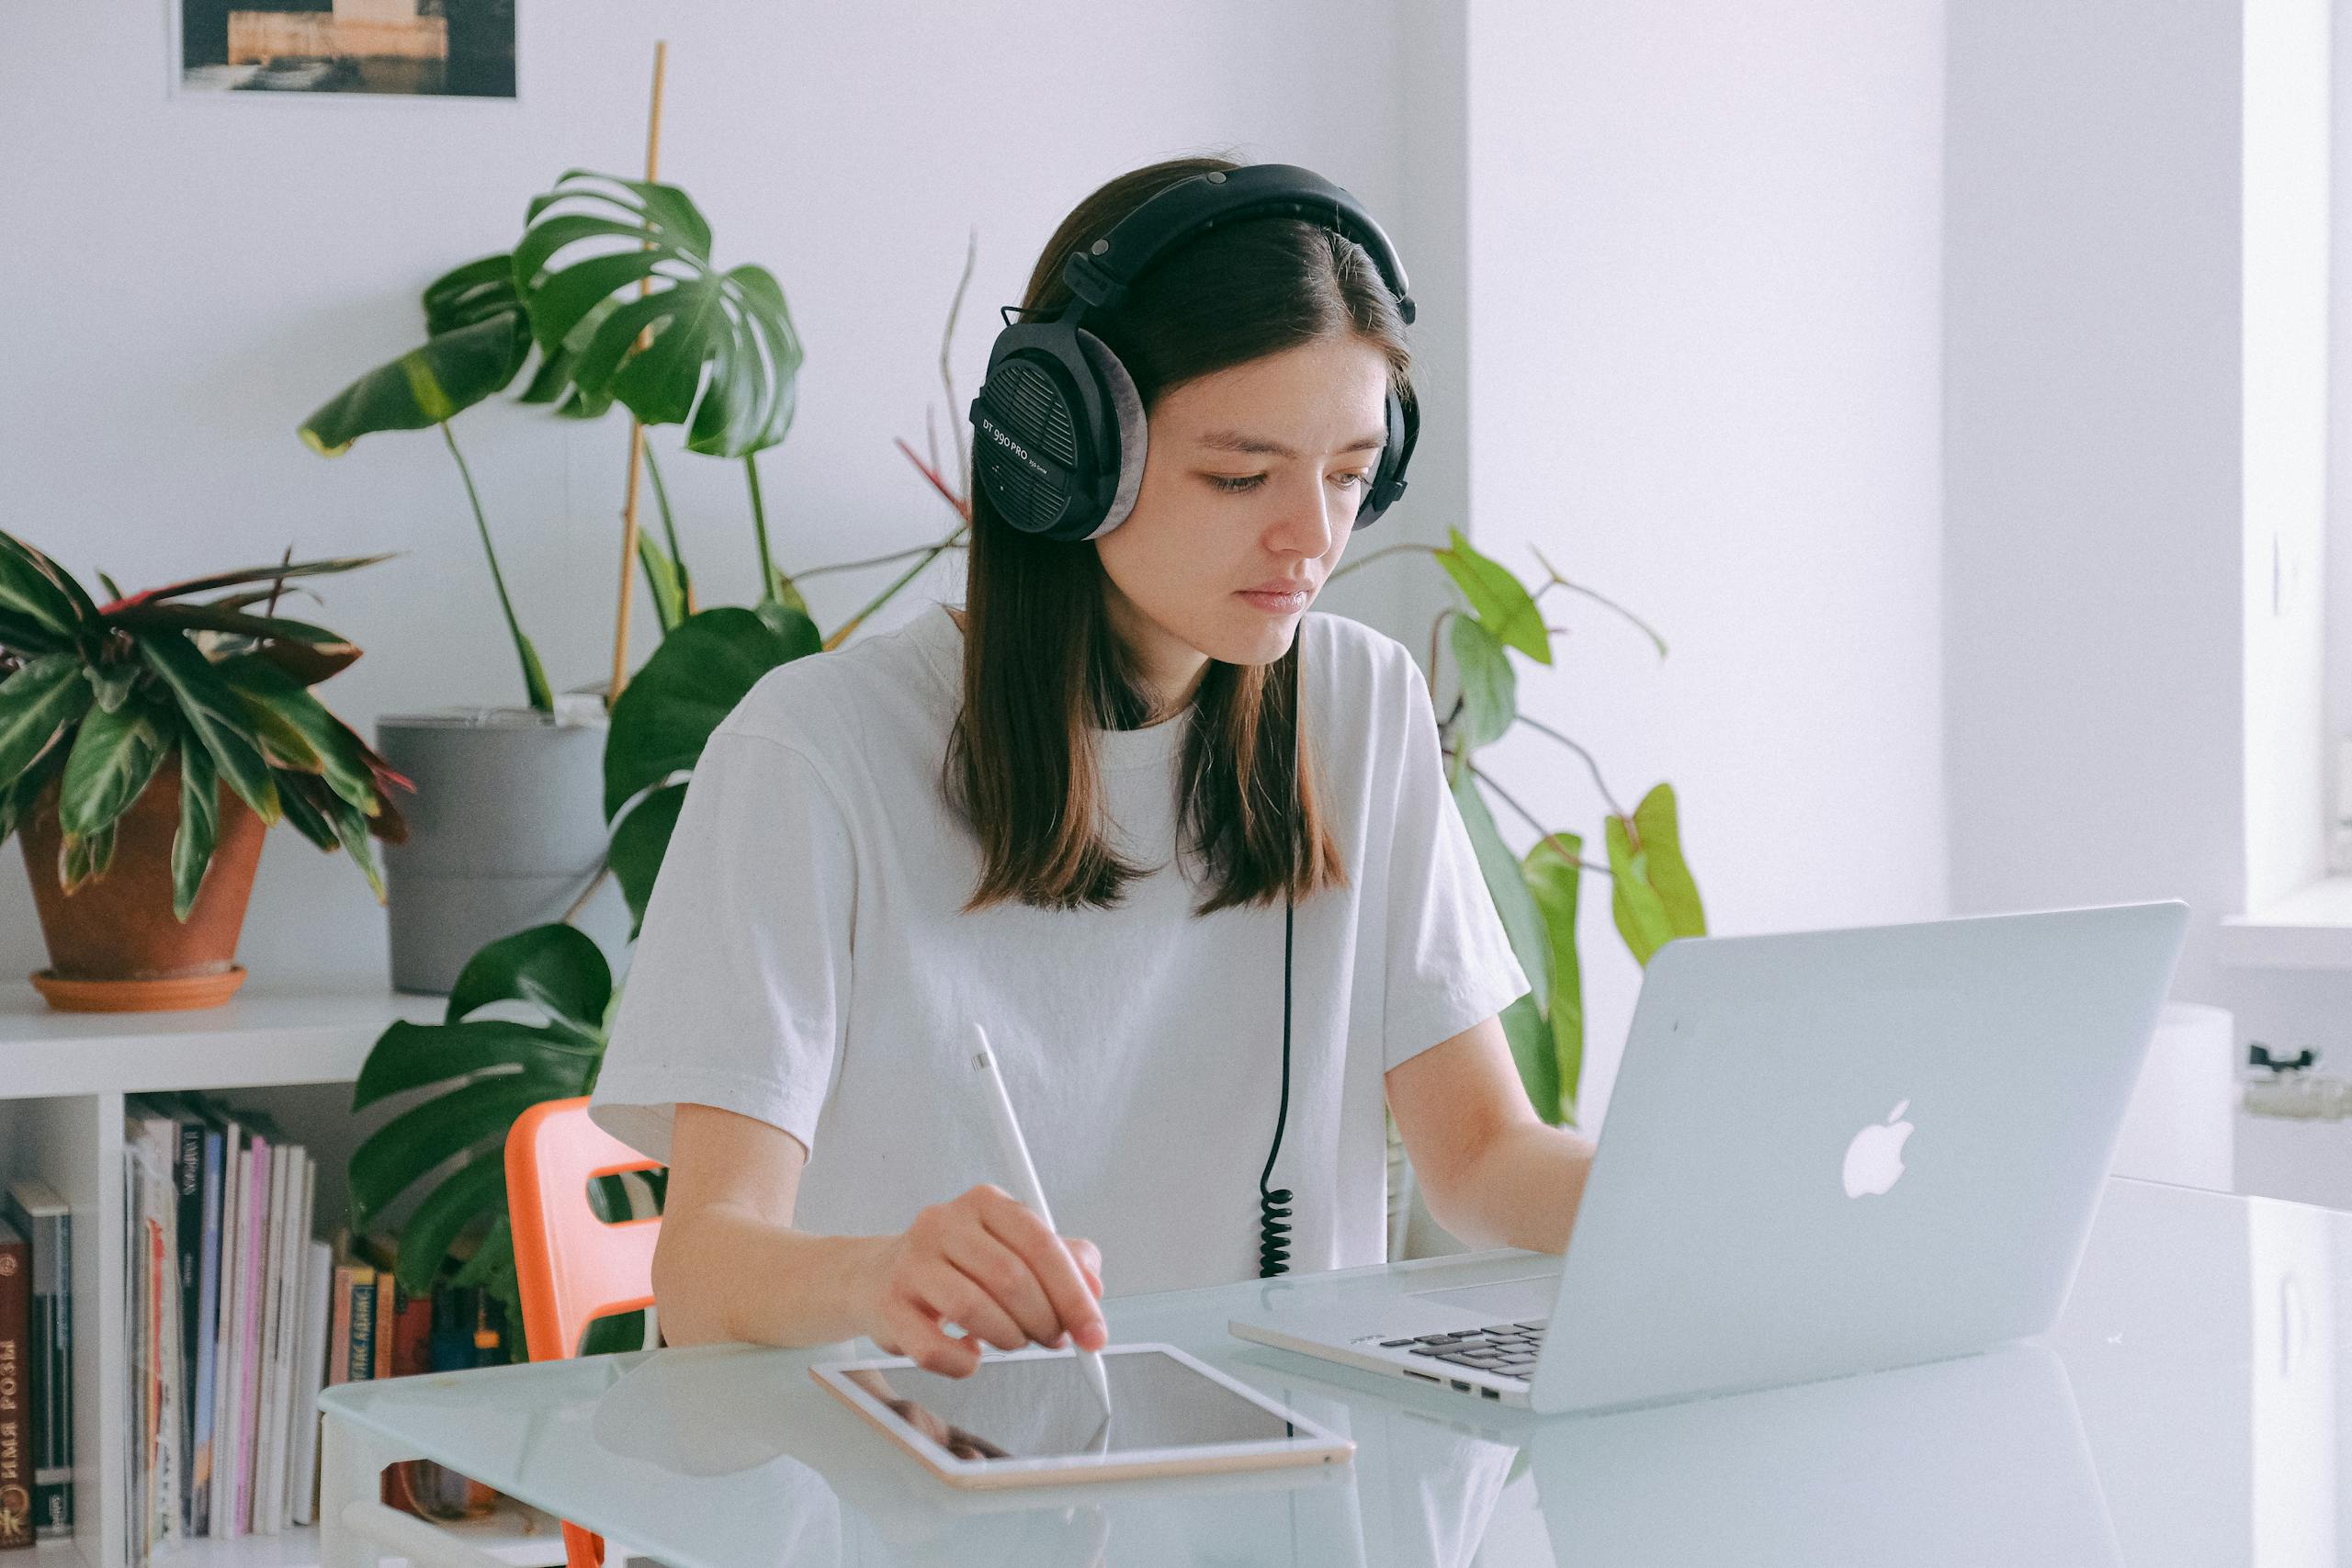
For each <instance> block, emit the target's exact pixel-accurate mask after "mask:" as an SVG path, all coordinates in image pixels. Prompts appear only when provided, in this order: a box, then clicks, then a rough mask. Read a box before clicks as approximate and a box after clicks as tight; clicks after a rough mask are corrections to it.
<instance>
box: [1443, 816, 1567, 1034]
mask: <svg viewBox="0 0 2352 1568" xmlns="http://www.w3.org/2000/svg"><path fill="white" fill-rule="evenodd" d="M1453 803H1454V805H1455V806H1456V807H1459V808H1460V810H1461V812H1462V825H1463V826H1464V828H1466V829H1469V830H1470V847H1471V848H1472V849H1473V850H1475V851H1476V852H1477V856H1478V871H1479V873H1480V874H1482V875H1483V876H1484V877H1485V878H1486V879H1487V896H1488V897H1492V898H1493V899H1494V901H1495V912H1496V913H1497V914H1498V915H1500V916H1501V917H1502V921H1503V932H1504V934H1505V935H1507V936H1509V937H1510V950H1511V953H1512V955H1513V956H1514V957H1516V958H1517V959H1518V960H1519V966H1520V968H1521V969H1522V970H1524V971H1525V972H1526V975H1527V980H1528V985H1529V987H1530V989H1531V994H1532V995H1533V996H1534V997H1535V998H1536V1000H1537V1003H1538V1005H1539V1006H1540V1005H1541V1004H1542V1002H1543V1001H1544V998H1548V997H1549V996H1550V995H1551V985H1552V977H1551V967H1550V964H1549V961H1548V953H1549V952H1550V946H1551V939H1550V937H1549V936H1548V935H1547V934H1546V933H1545V931H1544V915H1543V911H1542V910H1540V909H1538V908H1536V907H1535V895H1534V894H1533V893H1532V892H1531V891H1530V890H1529V888H1528V886H1527V878H1526V877H1525V876H1524V875H1523V874H1521V872H1520V869H1519V860H1518V857H1516V856H1514V855H1513V854H1512V853H1511V852H1510V849H1509V848H1507V847H1506V846H1505V845H1504V843H1503V836H1502V834H1501V833H1500V832H1499V831H1498V829H1496V827H1495V818H1494V816H1493V814H1492V813H1490V812H1489V811H1487V801H1486V797H1485V796H1484V795H1480V794H1479V793H1478V783H1477V780H1476V779H1474V778H1472V777H1471V776H1470V775H1469V774H1468V773H1464V774H1463V775H1462V776H1461V777H1460V778H1459V779H1458V780H1456V781H1455V782H1454V785H1453Z"/></svg>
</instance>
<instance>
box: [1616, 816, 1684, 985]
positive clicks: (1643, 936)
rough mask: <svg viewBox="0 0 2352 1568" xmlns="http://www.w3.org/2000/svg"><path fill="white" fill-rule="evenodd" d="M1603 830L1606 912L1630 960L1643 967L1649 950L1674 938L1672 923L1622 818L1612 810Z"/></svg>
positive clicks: (1650, 951)
mask: <svg viewBox="0 0 2352 1568" xmlns="http://www.w3.org/2000/svg"><path fill="white" fill-rule="evenodd" d="M1606 830H1607V833H1608V840H1609V881H1610V889H1611V892H1610V898H1609V907H1610V912H1611V914H1612V915H1613V916H1615V918H1616V920H1617V931H1618V934H1619V935H1621V936H1623V938H1624V939H1625V946H1626V947H1627V949H1629V950H1630V951H1631V952H1632V953H1633V954H1634V963H1636V964H1643V965H1645V966H1646V965H1647V964H1648V963H1649V961H1650V955H1651V954H1652V953H1656V952H1657V950H1658V949H1659V948H1661V947H1664V946H1665V945H1666V944H1667V943H1668V942H1671V941H1673V940H1674V922H1673V921H1672V920H1671V919H1668V916H1667V912H1666V905H1665V902H1664V901H1663V900H1661V899H1660V898H1659V897H1658V896H1657V888H1655V887H1653V886H1650V881H1649V857H1648V856H1647V855H1646V854H1645V853H1644V852H1642V851H1640V850H1637V849H1635V848H1634V846H1633V840H1631V839H1630V838H1629V837H1628V836H1627V834H1626V832H1625V818H1623V817H1619V816H1616V815H1614V814H1613V813H1612V814H1611V817H1610V818H1609V821H1608V824H1607V829H1606Z"/></svg>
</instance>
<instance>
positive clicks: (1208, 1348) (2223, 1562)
mask: <svg viewBox="0 0 2352 1568" xmlns="http://www.w3.org/2000/svg"><path fill="white" fill-rule="evenodd" d="M1524 1257H1525V1255H1524V1254H1511V1253H1500V1254H1489V1255H1481V1258H1482V1259H1483V1260H1484V1261H1485V1262H1486V1263H1487V1264H1490V1265H1491V1266H1492V1267H1494V1268H1496V1269H1509V1268H1510V1267H1511V1265H1512V1264H1513V1263H1514V1262H1515V1261H1523V1259H1524ZM1432 1261H1433V1262H1438V1263H1440V1264H1441V1265H1442V1266H1443V1267H1447V1268H1461V1267H1464V1264H1463V1263H1462V1262H1461V1261H1460V1260H1455V1259H1445V1260H1432ZM1480 1266H1481V1265H1480V1260H1478V1259H1474V1260H1472V1261H1471V1262H1470V1264H1469V1265H1468V1267H1470V1268H1472V1269H1477V1268H1479V1267H1480ZM1405 1267H1408V1268H1413V1267H1416V1266H1414V1265H1407V1266H1405ZM1322 1278H1326V1279H1331V1278H1336V1277H1335V1276H1324V1277H1322ZM1302 1282H1303V1281H1302ZM1260 1288H1261V1287H1260V1285H1259V1284H1258V1282H1257V1281H1247V1282H1243V1283H1240V1284H1236V1285H1232V1286H1228V1287H1223V1288H1219V1289H1216V1290H1210V1291H1193V1292H1170V1293H1167V1294H1162V1295H1154V1296H1132V1297H1125V1298H1116V1299H1114V1300H1112V1301H1109V1302H1107V1303H1105V1305H1106V1309H1107V1314H1108V1316H1109V1319H1110V1325H1111V1331H1112V1337H1113V1338H1114V1341H1117V1342H1122V1343H1125V1342H1131V1341H1137V1340H1167V1341H1170V1342H1173V1343H1176V1344H1179V1345H1182V1346H1183V1347H1184V1348H1187V1349H1189V1350H1192V1351H1193V1353H1194V1354H1196V1355H1199V1356H1201V1357H1202V1358H1203V1359H1206V1360H1209V1361H1212V1362H1214V1363H1215V1364H1216V1365H1218V1366H1220V1367H1222V1368H1224V1369H1225V1370H1226V1371H1229V1372H1231V1373H1233V1374H1235V1375H1236V1376H1238V1378H1240V1379H1241V1380H1242V1381H1244V1382H1249V1383H1250V1384H1252V1385H1254V1386H1256V1387H1258V1388H1261V1389H1263V1390H1265V1391H1266V1392H1268V1393H1272V1394H1273V1395H1274V1396H1275V1397H1276V1398H1278V1399H1281V1400H1283V1401H1284V1402H1286V1403H1288V1404H1292V1405H1293V1406H1295V1408H1297V1409H1298V1410H1300V1411H1301V1412H1302V1413H1304V1414H1306V1415H1307V1416H1310V1417H1311V1418H1314V1419H1317V1420H1320V1421H1322V1422H1324V1423H1325V1424H1326V1425H1329V1426H1331V1427H1337V1428H1339V1429H1340V1430H1342V1431H1344V1432H1346V1433H1347V1434H1348V1435H1349V1436H1351V1438H1353V1439H1354V1440H1355V1442H1356V1444H1357V1451H1356V1454H1355V1457H1354V1459H1353V1461H1351V1463H1350V1464H1349V1465H1347V1466H1344V1467H1340V1468H1339V1469H1337V1470H1334V1471H1329V1472H1266V1473H1260V1474H1255V1475H1249V1476H1239V1477H1227V1478H1204V1479H1203V1480H1200V1481H1153V1482H1142V1483H1102V1484H1096V1485H1079V1486H1062V1487H1059V1488H1057V1489H1054V1490H1053V1491H1051V1492H1043V1493H1023V1492H1020V1491H1014V1492H1008V1493H998V1494H992V1495H967V1494H959V1493H956V1492H953V1491H951V1490H950V1489H948V1488H947V1487H945V1486H944V1485H942V1484H940V1483H937V1482H935V1481H933V1479H931V1478H930V1477H929V1475H928V1474H927V1473H926V1472H922V1470H921V1469H919V1468H918V1467H917V1466H916V1465H915V1464H914V1462H913V1461H911V1460H910V1459H909V1458H907V1457H906V1456H905V1455H903V1454H902V1453H901V1452H899V1450H897V1449H896V1448H895V1447H894V1446H893V1445H891V1444H890V1443H889V1442H888V1440H887V1439H885V1438H882V1437H881V1436H880V1435H879V1434H878V1433H876V1432H875V1431H873V1430H872V1429H871V1428H869V1427H866V1426H865V1423H864V1422H863V1421H862V1420H861V1419H860V1418H859V1417H858V1416H855V1415H854V1413H852V1412H851V1411H849V1410H847V1409H846V1408H844V1407H842V1405H840V1404H838V1403H837V1402H835V1401H834V1400H833V1399H832V1398H831V1397H830V1396H829V1395H827V1394H825V1393H823V1392H822V1391H820V1390H819V1389H818V1388H817V1387H816V1386H815V1384H814V1383H812V1382H810V1381H809V1377H808V1375H807V1368H808V1365H809V1362H810V1361H812V1360H818V1359H839V1357H840V1356H842V1354H843V1353H844V1351H845V1350H847V1349H848V1348H847V1347H833V1348H827V1349H822V1350H800V1351H784V1350H772V1349H753V1348H745V1347H718V1348H698V1349H683V1350H665V1351H657V1352H652V1353H648V1354H639V1355H632V1356H618V1357H599V1358H594V1359H582V1360H573V1361H564V1362H548V1363H542V1364H539V1365H536V1366H528V1367H510V1368H500V1369H496V1370H492V1371H481V1372H469V1373H460V1374H453V1375H445V1376H436V1377H418V1378H410V1379H402V1380H399V1381H397V1382H385V1383H361V1384H353V1385H346V1386H345V1387H342V1388H337V1389H334V1390H331V1391H329V1393H327V1395H326V1397H325V1400H324V1402H323V1403H324V1404H325V1407H326V1409H327V1410H328V1412H329V1416H330V1421H329V1425H330V1427H340V1432H341V1436H340V1438H339V1442H340V1443H341V1445H342V1449H341V1451H342V1452H344V1453H345V1455H346V1456H348V1458H349V1459H350V1461H353V1462H351V1463H350V1464H349V1465H348V1466H347V1467H346V1468H347V1472H348V1473H351V1474H355V1475H356V1474H358V1473H364V1472H366V1468H367V1466H368V1465H371V1464H373V1463H375V1462H378V1461H380V1460H382V1459H385V1458H390V1457H398V1456H402V1455H418V1456H424V1457H428V1458H432V1459H436V1460H440V1461H445V1462H447V1463H449V1464H452V1465H454V1466H456V1467H457V1468H458V1469H459V1470H461V1471H463V1472H467V1473H469V1474H471V1475H474V1476H477V1477H479V1478H480V1479H481V1480H483V1481H487V1482H490V1483H492V1484H494V1485H496V1486H498V1487H500V1488H501V1489H503V1490H504V1491H507V1492H509V1493H511V1494H513V1495H515V1496H518V1497H520V1498H522V1499H524V1500H525V1501H527V1502H530V1503H533V1504H536V1505H537V1506H540V1507H543V1508H546V1509H548V1510H549V1511H551V1512H553V1513H556V1514H559V1515H560V1516H563V1517H569V1518H571V1519H574V1520H577V1521H580V1522H582V1523H583V1524H586V1525H589V1526H591V1527H594V1528H598V1529H603V1530H605V1531H606V1532H607V1533H608V1534H610V1535H612V1536H614V1537H616V1538H617V1539H618V1540H623V1541H626V1542H628V1544H629V1545H630V1546H631V1548H632V1549H634V1550H636V1551H640V1552H642V1553H644V1554H645V1555H647V1556H650V1557H652V1558H654V1559H656V1560H658V1561H660V1562H664V1563H668V1564H671V1565H673V1568H749V1565H755V1564H792V1565H795V1568H798V1565H801V1564H809V1565H826V1568H830V1565H831V1564H836V1563H840V1564H851V1563H857V1564H899V1563H941V1564H944V1563H950V1562H952V1563H955V1564H957V1565H958V1568H978V1565H981V1564H998V1563H1002V1564H1022V1565H1024V1568H1027V1565H1043V1564H1058V1563H1072V1564H1084V1563H1095V1562H1119V1563H1126V1562H1144V1563H1161V1562H1165V1563H1170V1564H1174V1563H1195V1562H1216V1563H1235V1564H1239V1563H1283V1564H1306V1563H1316V1564H1322V1563H1330V1564H1345V1565H1354V1564H1363V1565H1367V1568H1369V1565H1390V1564H1397V1565H1402V1564H1416V1565H1420V1564H1445V1565H1448V1568H1452V1565H1455V1564H1463V1563H1470V1562H1477V1563H1511V1564H1516V1563H1522V1562H1524V1563H1558V1564H1561V1565H1563V1568H1566V1565H1569V1564H1585V1563H1592V1564H1602V1565H1609V1568H1617V1565H1629V1564H1663V1563H1676V1564H1692V1565H1697V1564H1705V1565H1708V1568H1715V1565H1718V1564H1735V1563H1736V1564H1765V1563H1771V1564H1781V1563H1786V1564H1792V1565H1793V1564H1804V1565H1806V1568H1836V1565H1841V1564H1862V1563H1869V1564H1899V1565H1903V1568H1939V1565H1943V1564H1959V1563H1970V1564H1993V1563H1999V1564H2003V1565H2007V1564H2018V1565H2024V1564H2034V1565H2041V1564H2061V1563H2064V1564H2075V1563H2085V1564H2094V1563H2124V1564H2131V1568H2170V1565H2175V1564H2177V1565H2179V1568H2239V1565H2248V1568H2253V1565H2259V1568H2320V1565H2323V1564H2337V1563H2346V1562H2352V1375H2346V1373H2347V1370H2352V1213H2342V1212H2339V1211H2335V1210H2330V1209H2322V1208H2315V1207H2312V1206H2308V1205H2303V1204H2296V1203H2289V1202H2283V1201H2278V1200H2273V1199H2264V1198H2243V1197H2237V1196H2233V1195H2230V1194H2223V1193H2214V1192H2205V1191H2199V1190H2191V1189H2188V1188H2178V1187H2168V1186H2164V1185H2161V1184H2158V1183H2153V1182H2145V1181H2139V1180H2133V1179H2127V1178H2115V1179H2111V1180H2110V1181H2109V1186H2108V1190H2107V1193H2106V1196H2105V1199H2104V1201H2103V1203H2102V1206H2101V1210H2100V1213H2099V1217H2098V1224H2097V1225H2096V1227H2095V1228H2094V1231H2093V1233H2092V1237H2091V1241H2090V1245H2089V1248H2088V1251H2087V1252H2086V1255H2085V1258H2084V1260H2083V1264H2082V1268H2081V1270H2080V1272H2079V1274H2078V1275H2077V1277H2076V1280H2075V1288H2074V1291H2073V1293H2072V1295H2071V1297H2070V1298H2069V1300H2068V1303H2067V1307H2066V1310H2065V1312H2064V1314H2063V1315H2062V1317H2061V1318H2060V1321H2059V1323H2058V1324H2057V1325H2056V1326H2055V1327H2054V1328H2053V1329H2052V1331H2051V1332H2050V1333H2049V1334H2047V1335H2045V1336H2042V1337H2041V1338H2039V1339H2038V1340H2035V1341H2031V1342H2028V1343H2026V1344H2024V1345H2020V1346H2015V1347H2009V1348H2000V1349H1996V1350H1994V1351H1991V1352H1988V1353H1986V1354H1984V1355H1978V1356H1970V1357H1963V1358H1961V1359H1957V1360H1951V1361H1945V1362H1940V1363H1936V1364H1934V1365H1931V1366H1928V1367H1921V1368H1913V1369H1908V1370H1905V1371H1894V1372H1885V1373H1878V1374H1873V1375H1871V1376H1867V1377H1857V1378H1844V1379H1837V1380H1832V1381H1829V1382H1817V1383H1812V1384H1807V1385H1804V1386H1802V1387H1798V1388H1792V1389H1782V1390H1777V1391H1772V1392H1769V1393H1756V1394H1747V1395H1740V1396H1736V1397H1732V1398H1718V1399H1703V1400H1696V1401H1691V1402H1687V1403H1685V1404H1675V1405H1668V1406H1661V1407H1657V1408H1652V1409H1648V1410H1641V1411H1634V1412H1628V1413H1622V1414H1619V1415H1613V1416H1589V1417H1578V1416H1554V1417H1541V1416H1532V1415H1526V1414H1523V1413H1519V1412H1512V1411H1506V1410H1503V1409H1500V1408H1498V1407H1497V1406H1494V1405H1491V1404H1482V1403H1474V1402H1472V1401H1470V1400H1468V1399H1465V1398H1464V1397H1462V1396H1460V1395H1457V1394H1454V1393H1452V1392H1451V1391H1446V1390H1431V1389H1423V1388H1421V1387H1420V1386H1419V1385H1416V1384H1410V1383H1406V1382H1401V1381H1396V1382H1392V1381H1390V1380H1386V1379H1384V1378H1380V1377H1378V1376H1375V1375H1373V1374H1358V1373H1356V1372H1353V1371H1350V1370H1348V1369H1344V1368H1340V1367H1336V1366H1331V1365H1329V1364H1327V1363H1317V1362H1311V1361H1307V1360H1305V1359H1295V1358H1292V1357H1288V1356H1285V1355H1283V1353H1281V1352H1279V1351H1274V1350H1270V1349H1264V1348H1259V1347H1255V1346H1250V1345H1245V1344H1242V1343H1241V1342H1239V1341H1237V1340H1235V1339H1233V1338H1231V1337H1229V1336H1228V1335H1227V1333H1226V1331H1225V1326H1224V1325H1225V1323H1226V1320H1227V1317H1228V1316H1229V1315H1230V1314H1232V1313H1233V1312H1235V1311H1236V1310H1238V1309H1239V1308H1241V1307H1243V1306H1246V1305H1248V1304H1250V1303H1253V1302H1254V1301H1255V1299H1256V1297H1257V1293H1258V1292H1259V1290H1260ZM1572 1332H1573V1326H1572V1325H1564V1324H1556V1323H1555V1325H1553V1334H1554V1335H1555V1337H1556V1336H1559V1335H1562V1334H1566V1333H1572ZM330 1517H332V1512H331V1511H330ZM330 1540H331V1541H333V1540H335V1537H334V1534H333V1533H332V1532H331V1534H330ZM343 1550H344V1551H345V1553H346V1554H345V1555H342V1556H338V1555H337V1551H335V1550H333V1549H331V1550H330V1551H329V1553H328V1562H329V1563H330V1564H339V1563H342V1562H359V1561H364V1560H368V1559H366V1558H364V1557H363V1556H362V1555H360V1554H358V1553H356V1552H355V1551H351V1548H350V1544H349V1543H348V1542H347V1541H346V1542H345V1543H344V1547H343Z"/></svg>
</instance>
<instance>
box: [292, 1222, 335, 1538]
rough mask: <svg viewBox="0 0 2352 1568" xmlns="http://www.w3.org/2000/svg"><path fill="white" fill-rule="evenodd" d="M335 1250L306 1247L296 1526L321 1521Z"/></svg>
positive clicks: (296, 1449)
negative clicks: (323, 1405)
mask: <svg viewBox="0 0 2352 1568" xmlns="http://www.w3.org/2000/svg"><path fill="white" fill-rule="evenodd" d="M334 1274H335V1268H334V1249H333V1248H332V1247H328V1246H327V1244H326V1243H325V1242H322V1241H311V1242H307V1243H306V1245H305V1247H304V1248H303V1272H302V1280H303V1284H304V1287H305V1289H304V1290H303V1292H302V1363H301V1369H302V1370H301V1378H300V1382H298V1383H297V1385H296V1391H295V1401H294V1434H295V1436H294V1482H293V1488H294V1506H293V1515H292V1522H293V1523H295V1524H297V1525H307V1524H311V1523H313V1522H315V1521H316V1519H317V1518H318V1512H319V1508H318V1501H319V1391H320V1390H321V1389H322V1388H323V1387H325V1386H326V1369H327V1340H326V1336H327V1321H328V1303H327V1295H328V1292H329V1291H330V1289H331V1288H332V1287H333V1286H334Z"/></svg>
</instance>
